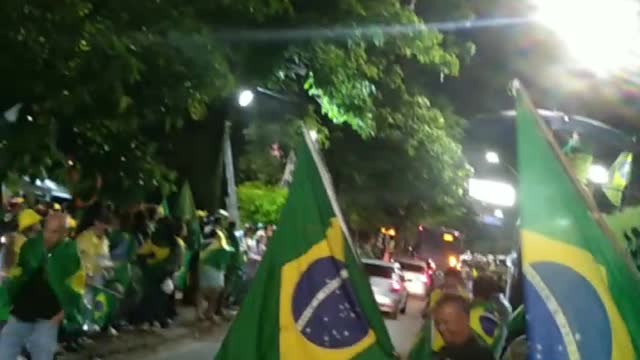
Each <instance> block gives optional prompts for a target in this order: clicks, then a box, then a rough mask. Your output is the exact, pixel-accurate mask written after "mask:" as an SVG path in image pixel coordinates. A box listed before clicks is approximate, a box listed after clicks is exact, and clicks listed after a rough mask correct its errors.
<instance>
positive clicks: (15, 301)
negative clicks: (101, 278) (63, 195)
mask: <svg viewBox="0 0 640 360" xmlns="http://www.w3.org/2000/svg"><path fill="white" fill-rule="evenodd" d="M66 236H67V229H66V215H64V214H61V213H54V214H50V215H49V216H48V217H47V219H46V222H45V227H44V231H43V232H42V233H40V234H38V235H37V236H36V237H34V238H31V239H29V240H28V241H27V242H26V243H25V244H24V246H23V247H22V249H21V251H20V256H19V259H18V262H17V263H16V265H15V266H14V267H13V268H12V270H11V273H10V277H9V279H8V281H7V284H6V285H7V290H8V293H9V299H10V300H11V304H12V305H13V307H12V310H11V317H10V319H9V322H8V323H7V325H6V326H5V327H4V328H3V329H2V333H1V334H0V360H15V359H16V358H17V357H18V355H19V354H20V353H21V351H22V347H23V346H26V347H27V349H28V351H29V353H30V354H31V356H32V359H37V360H47V359H53V357H54V354H55V352H56V350H57V348H58V342H57V340H58V339H57V337H58V329H59V327H60V325H61V324H62V322H63V320H64V321H65V322H66V323H67V324H79V323H80V322H81V320H80V319H81V311H79V309H80V306H81V304H82V292H83V291H84V286H85V275H84V272H83V271H82V267H81V263H80V258H79V256H78V251H77V248H76V243H75V242H74V241H70V240H68V239H67V237H66Z"/></svg>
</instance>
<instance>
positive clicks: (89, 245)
mask: <svg viewBox="0 0 640 360" xmlns="http://www.w3.org/2000/svg"><path fill="white" fill-rule="evenodd" d="M76 242H77V245H78V255H80V260H81V261H82V267H83V268H84V271H85V272H86V274H87V275H88V276H93V275H96V274H97V273H98V272H99V271H100V261H99V260H100V258H103V259H104V258H109V240H108V239H107V237H106V236H101V237H100V236H98V235H96V234H95V233H94V232H93V230H90V229H89V230H85V231H84V232H83V233H82V234H80V235H78V237H77V238H76Z"/></svg>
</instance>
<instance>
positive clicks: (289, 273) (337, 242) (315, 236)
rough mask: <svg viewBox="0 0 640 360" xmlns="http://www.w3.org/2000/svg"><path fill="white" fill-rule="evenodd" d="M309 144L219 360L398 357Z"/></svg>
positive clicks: (299, 154)
mask: <svg viewBox="0 0 640 360" xmlns="http://www.w3.org/2000/svg"><path fill="white" fill-rule="evenodd" d="M305 140H306V142H305V144H303V146H302V147H300V148H299V150H298V152H297V153H296V155H297V165H296V169H295V174H294V178H293V183H292V185H291V188H290V192H289V198H288V200H287V203H286V205H285V207H284V209H283V212H282V216H281V220H280V224H279V226H278V231H277V232H276V233H275V236H274V238H273V239H272V240H271V241H270V242H269V247H268V249H267V251H266V253H265V256H264V257H263V260H262V263H261V265H260V268H259V269H258V272H257V274H256V278H255V279H254V281H253V282H252V287H251V289H250V290H249V294H248V295H247V298H246V299H245V301H244V303H243V305H242V308H241V309H240V312H239V313H238V316H237V318H236V320H235V322H234V323H233V325H232V326H231V329H230V330H229V332H228V333H227V336H226V338H225V339H224V341H223V343H222V347H221V349H220V351H219V352H218V354H217V355H216V359H218V360H238V359H242V360H254V359H261V360H267V359H280V360H299V359H304V360H343V359H344V360H347V359H392V358H393V357H394V355H393V351H394V350H393V345H392V344H391V340H390V338H389V335H388V333H387V330H386V328H385V326H384V323H383V320H382V316H381V315H380V312H379V311H378V307H377V305H376V303H375V300H374V298H373V294H372V292H371V288H370V287H369V281H368V279H367V277H366V276H365V274H364V273H363V270H362V267H361V265H360V262H359V261H358V259H357V258H356V257H355V255H354V252H353V250H352V248H351V247H350V245H349V242H348V238H347V236H348V235H347V233H346V232H345V227H344V225H343V224H344V223H343V222H342V217H341V216H340V212H339V209H338V208H337V206H336V202H335V198H334V196H333V192H332V191H331V188H330V185H329V180H328V174H327V172H326V170H325V168H324V167H323V165H322V163H321V160H320V157H319V154H318V153H317V151H316V150H315V148H314V145H313V143H312V141H311V140H310V139H309V136H308V135H307V134H305Z"/></svg>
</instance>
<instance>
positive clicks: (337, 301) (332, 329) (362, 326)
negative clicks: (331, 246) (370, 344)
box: [292, 256, 369, 349]
mask: <svg viewBox="0 0 640 360" xmlns="http://www.w3.org/2000/svg"><path fill="white" fill-rule="evenodd" d="M292 303H293V318H294V320H295V322H296V326H297V327H298V330H299V331H300V332H301V333H302V335H303V336H304V337H305V338H306V339H307V340H309V341H310V342H312V343H313V344H315V345H317V346H320V347H323V348H328V349H340V348H346V347H350V346H353V345H355V344H357V343H358V342H359V341H361V340H362V339H364V338H365V337H366V336H367V334H368V332H369V324H368V322H367V320H366V319H365V318H364V316H363V314H362V311H361V310H360V307H359V306H358V302H357V300H356V297H355V292H354V290H353V287H352V286H351V283H350V282H349V277H348V273H347V271H346V268H345V266H344V263H342V262H341V261H339V260H337V259H336V258H334V257H331V256H327V257H323V258H320V259H318V260H316V261H314V262H313V263H312V264H311V265H310V266H309V267H308V268H307V270H306V271H305V272H304V273H303V274H302V275H301V276H300V278H299V280H298V283H297V284H296V288H295V291H294V293H293V302H292Z"/></svg>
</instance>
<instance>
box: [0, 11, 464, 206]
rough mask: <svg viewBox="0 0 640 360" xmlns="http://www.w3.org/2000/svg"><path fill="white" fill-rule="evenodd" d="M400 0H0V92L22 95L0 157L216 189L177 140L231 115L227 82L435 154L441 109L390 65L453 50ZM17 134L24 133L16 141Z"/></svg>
mask: <svg viewBox="0 0 640 360" xmlns="http://www.w3.org/2000/svg"><path fill="white" fill-rule="evenodd" d="M405 5H406V4H404V3H403V2H401V1H398V0H383V1H376V2H368V1H362V0H354V1H348V2H345V1H342V0H331V1H329V2H323V3H313V2H305V1H295V0H293V1H292V0H275V1H270V2H266V3H265V2H260V1H256V0H241V1H232V2H230V1H222V2H210V1H202V0H198V1H191V2H184V1H178V0H164V1H161V2H158V1H155V0H142V1H135V2H131V1H110V2H108V3H104V4H103V3H100V4H98V3H95V2H92V1H90V0H68V1H64V2H62V3H61V4H56V5H55V6H53V5H51V4H48V3H46V2H35V3H30V4H27V5H25V4H24V3H23V2H21V1H18V0H8V1H5V2H3V3H2V5H0V6H1V8H0V9H1V10H2V13H3V14H6V15H7V16H6V18H5V19H3V22H2V24H0V30H2V35H0V45H1V46H2V47H3V57H2V59H0V69H2V73H3V74H7V77H6V78H5V83H6V84H9V86H6V87H4V88H3V89H2V90H0V94H2V96H0V99H1V100H0V102H1V103H2V104H1V105H2V107H3V108H9V107H10V106H12V105H13V104H15V103H23V104H24V109H23V111H22V112H21V116H20V118H19V119H18V121H17V122H16V123H15V124H4V125H3V126H6V127H7V128H9V131H7V132H6V133H5V134H3V135H2V136H3V139H2V140H0V141H4V142H6V148H7V149H8V150H10V151H7V155H6V158H5V159H4V161H2V162H0V171H1V172H2V173H3V174H5V173H8V172H20V173H22V172H30V173H31V172H46V173H47V174H50V173H53V172H55V170H56V169H61V168H64V167H65V166H68V165H67V164H69V160H72V161H73V163H74V166H76V167H77V168H78V169H80V170H81V173H82V178H83V179H89V180H87V181H93V179H94V178H95V177H96V176H98V175H100V176H101V177H103V179H104V186H103V193H104V195H107V196H109V197H117V195H120V196H118V198H129V197H130V194H132V193H139V194H145V193H148V192H150V191H154V190H155V191H158V190H159V189H161V188H162V189H164V190H165V191H166V189H168V188H171V186H172V185H173V182H174V179H175V175H174V173H173V171H172V170H178V171H179V173H180V174H181V175H183V176H187V177H189V180H190V182H191V184H192V185H193V189H194V193H195V195H196V198H211V199H215V198H216V196H215V195H210V194H207V192H208V193H215V191H216V190H215V188H216V187H217V184H216V181H215V177H216V176H218V174H219V170H217V169H219V167H218V166H217V163H219V162H218V161H214V160H212V159H218V156H217V154H213V153H207V154H206V156H205V155H202V156H199V157H197V158H195V159H193V158H189V157H188V154H189V151H191V148H190V147H191V146H194V147H195V148H196V149H201V148H204V145H205V144H206V143H214V144H215V143H219V139H220V138H221V136H222V131H221V129H222V128H223V126H221V124H222V123H223V122H224V121H225V120H228V119H232V118H234V115H233V113H234V111H233V110H232V109H231V108H232V107H231V105H230V97H231V96H232V95H233V93H234V90H235V89H236V88H237V84H243V85H244V86H255V85H267V86H268V87H270V88H271V89H274V90H276V91H281V92H286V93H288V94H291V95H292V96H294V97H297V98H302V99H305V100H304V103H305V106H304V109H302V111H300V112H298V113H296V114H295V115H293V116H292V117H293V118H294V119H295V122H296V123H300V122H302V123H306V124H308V125H313V126H316V127H318V128H320V129H322V128H323V127H325V126H327V125H328V124H330V123H337V124H346V125H349V126H350V127H352V128H353V129H354V130H355V131H356V132H357V133H358V134H359V135H360V136H363V137H365V138H370V137H373V136H374V135H380V136H388V137H390V138H394V136H396V137H398V136H401V134H404V135H411V136H410V137H409V138H408V139H407V140H406V141H404V145H405V151H406V152H408V153H409V154H412V153H416V152H420V151H421V150H417V149H418V148H420V149H421V148H422V147H424V146H425V145H426V144H430V143H431V142H434V143H438V144H441V145H442V146H435V147H434V148H433V149H432V150H429V151H430V152H429V153H428V154H429V155H430V157H429V161H433V162H434V164H435V163H437V162H438V161H441V160H444V159H445V158H446V157H447V156H449V155H451V153H449V152H448V151H449V150H454V148H455V146H453V145H454V144H455V140H452V139H451V138H450V136H451V135H450V133H449V132H448V130H445V128H446V127H447V124H446V123H447V121H448V120H449V118H448V117H446V116H444V115H443V112H442V111H440V109H439V108H438V107H437V106H435V104H436V103H435V102H434V101H433V100H434V99H432V98H431V97H430V94H429V93H427V92H425V91H424V90H422V89H420V87H419V86H415V85H411V84H410V81H409V80H410V77H411V76H410V75H409V76H408V75H407V74H406V73H405V71H406V70H407V69H408V68H409V67H410V66H412V69H416V71H422V72H424V73H425V74H428V75H429V76H435V77H437V78H442V77H443V76H444V77H447V76H455V75H456V74H457V73H458V71H459V61H458V57H457V56H458V54H463V53H464V51H463V49H461V48H457V47H454V46H448V45H447V44H445V41H444V37H443V35H442V34H441V33H439V32H437V31H435V30H433V29H424V28H422V24H423V22H422V20H421V18H420V17H418V16H417V15H416V14H415V13H414V11H413V9H412V8H411V7H407V6H405ZM450 11H457V9H455V8H452V9H450ZM327 28H329V29H331V28H335V29H336V30H329V31H326V30H325V29H327ZM395 28H403V29H409V30H410V31H402V32H397V31H393V29H395ZM247 29H250V30H247ZM278 29H284V30H282V31H279V30H278ZM390 30H391V31H390ZM431 90H432V92H431V93H435V90H436V89H431ZM198 121H200V122H206V123H210V124H211V125H210V126H203V127H204V128H207V129H217V130H215V133H212V134H204V135H202V136H201V137H199V138H198V140H197V141H195V142H193V143H191V142H189V139H188V138H187V137H186V136H184V134H185V131H186V133H188V132H189V131H191V130H189V129H195V128H197V127H198V126H196V125H192V124H194V123H196V122H198ZM183 129H184V130H183ZM30 138H36V139H37V141H36V142H32V143H30V144H28V142H27V141H25V139H30ZM2 143H3V142H0V144H2ZM282 143H284V142H282ZM447 144H448V145H447ZM219 151H220V150H219V147H218V148H217V153H218V154H219ZM138 152H139V154H138ZM454 157H455V156H454ZM123 159H124V160H123ZM443 164H447V163H446V162H444V163H443ZM434 166H435V165H434ZM202 169H214V170H212V171H200V170H202ZM194 178H200V182H197V181H194V180H195V179H194ZM212 201H214V200H212ZM210 206H213V205H209V206H207V207H210Z"/></svg>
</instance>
